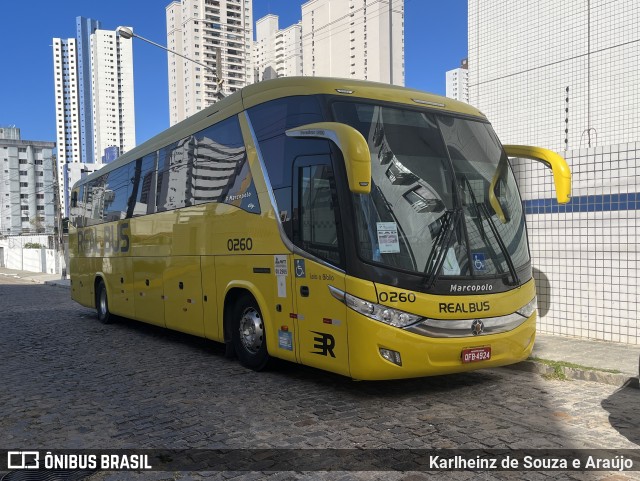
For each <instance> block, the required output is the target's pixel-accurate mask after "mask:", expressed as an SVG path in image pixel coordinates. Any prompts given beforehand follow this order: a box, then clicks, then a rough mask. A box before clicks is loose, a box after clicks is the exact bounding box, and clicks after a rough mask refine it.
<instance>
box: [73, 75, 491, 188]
mask: <svg viewBox="0 0 640 481" xmlns="http://www.w3.org/2000/svg"><path fill="white" fill-rule="evenodd" d="M314 94H328V95H344V96H345V97H347V98H348V97H355V98H358V97H361V98H368V99H375V100H382V101H387V102H394V103H400V104H407V105H412V106H414V107H416V106H422V107H427V108H430V109H435V110H441V111H443V112H450V113H460V114H464V115H471V116H474V117H480V118H482V119H486V117H485V116H484V114H483V113H482V112H480V111H479V110H478V109H476V108H474V107H472V106H471V105H469V104H467V103H464V102H460V101H458V100H454V99H450V98H448V97H442V96H440V95H435V94H430V93H427V92H423V91H421V90H415V89H410V88H406V87H399V86H396V85H389V84H384V83H378V82H369V81H364V80H353V79H341V78H330V77H281V78H277V79H273V80H265V81H263V82H258V83H255V84H251V85H248V86H246V87H244V88H242V89H241V90H239V91H237V92H235V93H233V94H232V95H230V96H228V97H225V98H223V99H221V100H219V101H218V102H216V103H215V104H213V105H211V106H209V107H207V108H205V109H203V110H201V111H200V112H197V113H196V114H194V115H192V116H190V117H189V118H187V119H185V120H183V121H182V122H179V123H177V124H176V125H174V126H172V127H169V128H168V129H167V130H164V131H163V132H161V133H159V134H158V135H156V136H154V137H152V138H151V139H149V140H147V141H146V142H144V143H142V144H140V145H138V146H137V147H135V148H133V149H131V150H130V151H128V152H126V153H125V154H123V155H121V156H120V157H118V159H116V160H114V161H113V162H111V163H109V164H107V165H105V167H103V168H101V169H99V170H97V171H96V172H94V173H92V174H91V175H89V176H87V177H86V178H84V179H82V180H80V181H79V182H78V183H77V184H83V183H85V182H87V181H89V180H91V179H94V178H96V177H99V176H100V175H102V174H105V173H107V172H110V171H111V170H114V169H116V168H118V167H119V166H121V165H123V164H126V163H128V162H130V161H132V160H135V159H139V158H140V157H143V156H145V155H147V154H149V153H150V152H154V151H156V150H159V149H161V148H162V147H165V146H166V145H169V144H171V143H173V142H177V141H179V140H181V139H183V138H185V137H187V136H188V135H190V134H192V133H193V132H197V131H199V130H202V129H204V128H206V127H207V126H209V125H210V124H212V123H215V122H217V121H218V120H223V119H225V118H227V117H230V116H231V115H236V114H238V113H240V112H242V111H243V110H244V109H248V108H251V107H253V106H255V105H258V104H261V103H264V102H268V101H270V100H275V99H278V98H282V97H291V96H294V95H314ZM211 117H213V118H211Z"/></svg>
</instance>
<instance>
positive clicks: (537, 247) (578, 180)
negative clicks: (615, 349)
mask: <svg viewBox="0 0 640 481" xmlns="http://www.w3.org/2000/svg"><path fill="white" fill-rule="evenodd" d="M565 158H566V159H567V162H568V163H569V166H570V167H571V169H572V180H573V182H572V184H573V192H572V201H571V203H570V204H568V206H572V205H575V203H576V201H578V200H585V199H589V197H588V196H610V197H608V200H609V202H608V203H605V202H602V203H598V202H599V201H601V200H602V198H600V197H592V199H593V201H594V202H593V204H592V205H594V207H593V209H594V210H593V211H591V212H590V211H588V208H587V209H584V207H583V208H581V209H578V208H577V207H567V208H566V210H569V211H571V210H573V212H551V213H528V214H527V228H528V233H529V241H530V249H531V257H532V263H533V267H534V277H535V278H536V286H537V289H538V304H539V314H540V317H539V321H538V329H539V330H540V331H541V332H546V333H551V334H560V335H566V336H577V337H584V338H589V339H601V340H607V341H616V342H624V343H629V344H640V323H639V322H638V319H640V292H639V290H640V288H639V287H638V286H640V249H639V246H640V244H639V243H638V238H639V236H640V210H638V207H640V194H636V193H638V192H640V142H636V143H625V144H620V145H612V146H606V147H599V148H592V149H579V150H573V151H567V152H565ZM512 164H513V166H514V170H515V171H516V178H517V179H518V184H519V186H520V189H521V193H522V195H523V200H524V202H525V206H526V205H527V204H528V203H529V202H530V201H533V200H537V199H550V198H553V196H554V187H553V177H552V175H551V173H550V171H549V170H548V169H546V168H545V167H543V166H542V165H541V164H538V163H536V162H532V161H529V160H521V159H515V160H514V161H513V162H512ZM623 194H628V195H627V197H626V199H627V200H626V201H625V202H618V203H616V202H611V199H613V200H614V201H619V200H620V199H624V198H625V197H623V196H622V195H623ZM636 196H637V197H638V198H637V199H635V198H636ZM604 198H605V199H607V197H604ZM580 205H582V203H581V204H580ZM587 205H589V204H587ZM582 210H586V212H585V211H582Z"/></svg>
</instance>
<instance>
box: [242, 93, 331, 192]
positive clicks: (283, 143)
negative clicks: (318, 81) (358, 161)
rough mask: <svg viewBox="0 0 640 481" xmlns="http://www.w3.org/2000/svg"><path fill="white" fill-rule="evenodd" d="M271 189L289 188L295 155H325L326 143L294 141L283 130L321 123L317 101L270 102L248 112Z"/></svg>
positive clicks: (313, 98) (308, 98)
mask: <svg viewBox="0 0 640 481" xmlns="http://www.w3.org/2000/svg"><path fill="white" fill-rule="evenodd" d="M249 118H250V119H251V124H252V126H253V129H254V132H255V134H256V137H257V138H258V144H259V146H260V151H261V152H262V157H263V159H264V162H265V165H266V168H267V173H268V174H269V180H270V181H271V186H272V188H273V189H274V190H275V189H279V188H282V187H290V186H291V175H292V168H291V165H292V163H293V160H294V159H295V158H296V157H297V156H299V155H314V154H328V153H329V152H330V150H329V149H330V147H329V141H327V140H323V139H295V138H290V137H287V136H286V135H285V131H286V130H287V129H291V128H294V127H299V126H301V125H305V124H310V123H314V122H322V121H324V120H325V118H324V114H323V113H322V106H321V104H320V100H319V99H318V97H316V96H313V95H301V96H296V97H286V98H283V99H277V100H272V101H271V102H267V103H264V104H260V105H256V106H255V107H253V108H251V109H249Z"/></svg>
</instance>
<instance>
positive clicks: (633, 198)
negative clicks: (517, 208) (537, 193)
mask: <svg viewBox="0 0 640 481" xmlns="http://www.w3.org/2000/svg"><path fill="white" fill-rule="evenodd" d="M522 204H523V206H524V212H525V214H526V215H532V214H555V213H562V212H605V211H614V210H637V209H640V192H631V193H628V194H604V195H582V196H579V197H572V198H571V200H570V201H569V202H568V203H566V204H558V201H557V200H556V199H535V200H525V201H524V202H523V203H522Z"/></svg>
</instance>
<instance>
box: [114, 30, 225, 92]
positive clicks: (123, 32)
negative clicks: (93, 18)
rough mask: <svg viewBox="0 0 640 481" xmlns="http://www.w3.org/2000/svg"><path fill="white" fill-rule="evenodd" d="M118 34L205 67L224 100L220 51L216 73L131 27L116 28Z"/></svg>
mask: <svg viewBox="0 0 640 481" xmlns="http://www.w3.org/2000/svg"><path fill="white" fill-rule="evenodd" d="M116 33H117V34H118V35H119V36H120V37H122V38H124V39H130V38H132V37H136V38H139V39H140V40H144V41H145V42H147V43H150V44H151V45H155V46H156V47H159V48H161V49H162V50H166V51H167V52H169V53H172V54H174V55H177V56H178V57H182V58H184V59H186V60H189V61H190V62H193V63H195V64H198V65H200V66H201V67H204V68H205V69H207V70H208V71H209V72H212V73H213V76H214V79H215V82H216V84H217V85H218V92H217V95H218V97H219V98H223V97H224V94H223V93H222V82H224V79H222V78H220V77H221V75H220V74H219V73H218V72H219V71H220V70H222V69H221V68H220V67H221V64H220V62H221V56H220V50H219V49H218V51H217V52H216V53H217V58H216V63H217V65H218V72H215V71H214V70H213V69H212V68H211V67H209V66H208V65H205V64H203V63H201V62H198V61H197V60H193V59H192V58H189V57H187V56H186V55H182V54H181V53H178V52H176V51H175V50H171V49H169V48H167V47H165V46H163V45H160V44H159V43H156V42H153V41H151V40H149V39H148V38H144V37H143V36H142V35H138V34H137V33H133V30H131V29H130V28H129V27H118V28H116Z"/></svg>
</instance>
